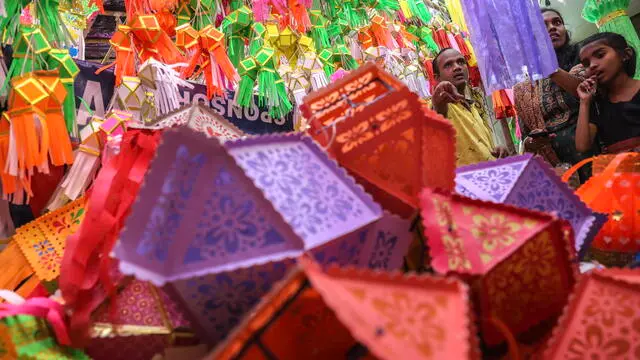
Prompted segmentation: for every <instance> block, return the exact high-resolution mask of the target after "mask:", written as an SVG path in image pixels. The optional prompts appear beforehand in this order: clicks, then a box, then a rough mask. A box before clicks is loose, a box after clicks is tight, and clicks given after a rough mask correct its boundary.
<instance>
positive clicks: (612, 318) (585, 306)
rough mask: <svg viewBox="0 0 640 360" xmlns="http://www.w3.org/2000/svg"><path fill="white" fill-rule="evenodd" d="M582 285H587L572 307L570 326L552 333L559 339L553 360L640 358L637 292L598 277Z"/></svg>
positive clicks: (639, 319) (636, 289)
mask: <svg viewBox="0 0 640 360" xmlns="http://www.w3.org/2000/svg"><path fill="white" fill-rule="evenodd" d="M603 275H604V274H603ZM583 281H587V283H586V284H584V285H586V286H584V287H583V291H582V292H580V293H578V294H577V296H579V298H578V300H577V301H576V302H574V303H573V306H572V308H571V311H572V312H573V314H572V316H571V318H567V319H568V320H570V322H569V323H565V326H566V328H565V329H562V330H563V331H562V332H557V333H556V336H561V338H559V339H557V340H556V341H558V345H557V347H556V348H555V351H554V353H555V356H554V357H553V358H554V359H568V360H578V359H638V358H640V314H639V313H638V309H639V308H640V302H639V301H638V288H637V287H631V286H629V285H628V284H621V283H616V282H614V281H613V280H612V279H601V278H599V277H598V278H596V277H592V278H589V279H585V280H583ZM565 316H566V315H565Z"/></svg>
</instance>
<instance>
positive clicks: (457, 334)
mask: <svg viewBox="0 0 640 360" xmlns="http://www.w3.org/2000/svg"><path fill="white" fill-rule="evenodd" d="M301 265H302V266H301V267H300V268H297V269H294V270H292V272H291V273H290V274H289V275H288V276H287V278H286V279H285V280H284V281H283V282H282V283H281V284H280V285H278V286H277V287H275V288H274V289H273V291H272V292H271V293H269V295H267V296H266V297H265V298H264V299H263V300H262V302H261V303H260V305H259V306H257V307H256V309H255V310H254V311H253V312H252V314H251V316H250V317H248V318H247V319H246V320H245V321H243V322H242V323H241V324H240V325H239V326H238V327H237V328H236V330H235V331H234V332H233V333H232V334H231V335H230V337H229V339H228V340H227V341H226V342H225V343H223V344H221V345H220V346H219V347H218V348H217V349H216V350H215V351H214V352H213V353H212V354H211V355H210V356H209V357H206V358H205V359H220V360H223V359H256V358H265V357H267V356H271V357H272V358H278V359H341V358H360V359H362V358H364V359H374V358H375V359H399V358H403V359H479V355H480V353H479V350H478V347H477V338H476V334H475V330H474V326H473V319H472V314H471V306H470V304H469V301H468V297H469V293H468V288H467V287H466V286H465V285H464V284H463V283H462V282H460V281H458V280H456V279H453V278H452V279H443V278H437V277H431V276H420V277H418V276H415V275H414V276H403V275H401V274H399V273H374V272H371V271H356V270H354V269H339V268H331V269H329V270H328V271H327V272H326V273H325V272H322V271H321V270H320V268H319V267H318V266H317V264H314V263H312V262H310V261H309V260H308V259H301ZM285 339H286V340H285Z"/></svg>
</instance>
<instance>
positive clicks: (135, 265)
mask: <svg viewBox="0 0 640 360" xmlns="http://www.w3.org/2000/svg"><path fill="white" fill-rule="evenodd" d="M302 251H303V244H302V242H301V240H300V239H299V238H298V237H297V235H296V234H295V233H293V231H291V229H290V227H289V226H288V225H287V224H286V223H285V222H284V221H283V220H282V218H281V217H280V216H279V215H278V214H277V212H276V211H275V210H274V209H273V207H272V206H271V204H270V203H269V202H268V201H267V200H266V199H265V198H264V195H263V194H262V192H261V191H260V190H259V189H257V188H255V186H254V185H253V183H252V182H251V180H250V179H249V178H247V177H246V176H245V175H244V174H243V172H242V169H240V168H239V167H238V166H237V165H236V164H235V162H234V161H233V159H232V158H231V157H230V156H229V155H227V154H226V151H225V149H224V148H223V147H222V146H220V144H219V142H218V141H217V140H215V139H207V138H205V137H204V136H203V135H201V134H196V133H194V132H193V131H192V130H189V129H179V130H172V131H167V132H166V133H165V134H164V135H163V142H162V144H161V145H160V147H159V148H158V153H157V157H156V159H154V161H153V163H152V165H151V168H150V171H149V173H148V174H147V176H146V178H145V184H144V185H143V188H142V189H141V191H140V194H139V199H138V201H137V202H136V204H135V205H134V207H133V210H132V214H131V216H129V218H128V221H127V225H126V227H125V229H124V231H123V232H122V234H121V241H120V244H119V245H118V247H117V248H116V256H117V257H118V258H120V259H121V264H120V266H121V269H122V271H123V272H125V273H127V274H135V275H136V277H138V278H141V279H145V280H151V281H153V282H155V283H156V284H163V283H164V282H166V281H172V280H175V279H179V278H185V277H189V276H195V275H203V274H208V273H215V272H222V271H228V270H232V269H234V268H238V267H246V266H251V265H253V264H256V263H264V262H268V261H274V260H279V259H282V258H285V257H294V256H297V255H299V254H300V253H301V252H302Z"/></svg>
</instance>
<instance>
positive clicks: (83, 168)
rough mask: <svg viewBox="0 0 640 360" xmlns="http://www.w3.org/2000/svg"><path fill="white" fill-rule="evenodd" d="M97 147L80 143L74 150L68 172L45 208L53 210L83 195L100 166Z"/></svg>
mask: <svg viewBox="0 0 640 360" xmlns="http://www.w3.org/2000/svg"><path fill="white" fill-rule="evenodd" d="M99 154H100V153H99V151H98V150H97V149H94V148H91V147H89V146H87V145H80V148H78V150H76V152H75V160H74V162H73V165H72V166H71V169H69V172H67V174H66V175H65V177H64V179H63V180H62V182H61V183H60V186H59V187H58V188H57V189H56V191H55V192H54V194H53V196H52V197H51V200H49V203H48V204H47V206H46V208H47V210H49V211H54V210H56V209H58V208H60V207H62V206H64V205H66V204H67V203H69V202H70V201H73V200H76V199H78V198H79V197H80V196H81V195H83V194H84V193H85V192H86V190H87V188H88V187H89V185H90V184H91V183H92V182H93V179H95V177H96V174H97V172H98V169H99V168H100V156H99Z"/></svg>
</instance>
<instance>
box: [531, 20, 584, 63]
mask: <svg viewBox="0 0 640 360" xmlns="http://www.w3.org/2000/svg"><path fill="white" fill-rule="evenodd" d="M546 12H552V13H555V14H556V15H558V17H559V18H560V20H562V24H565V22H564V17H563V16H562V14H560V12H559V11H558V10H556V9H554V8H542V9H540V13H541V14H544V13H546ZM556 57H557V58H558V65H560V68H561V69H562V70H565V71H569V70H571V68H573V67H574V66H576V65H578V63H580V48H579V46H578V45H572V44H571V33H570V32H569V30H567V41H566V42H565V43H564V45H562V47H561V48H559V49H556Z"/></svg>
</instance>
